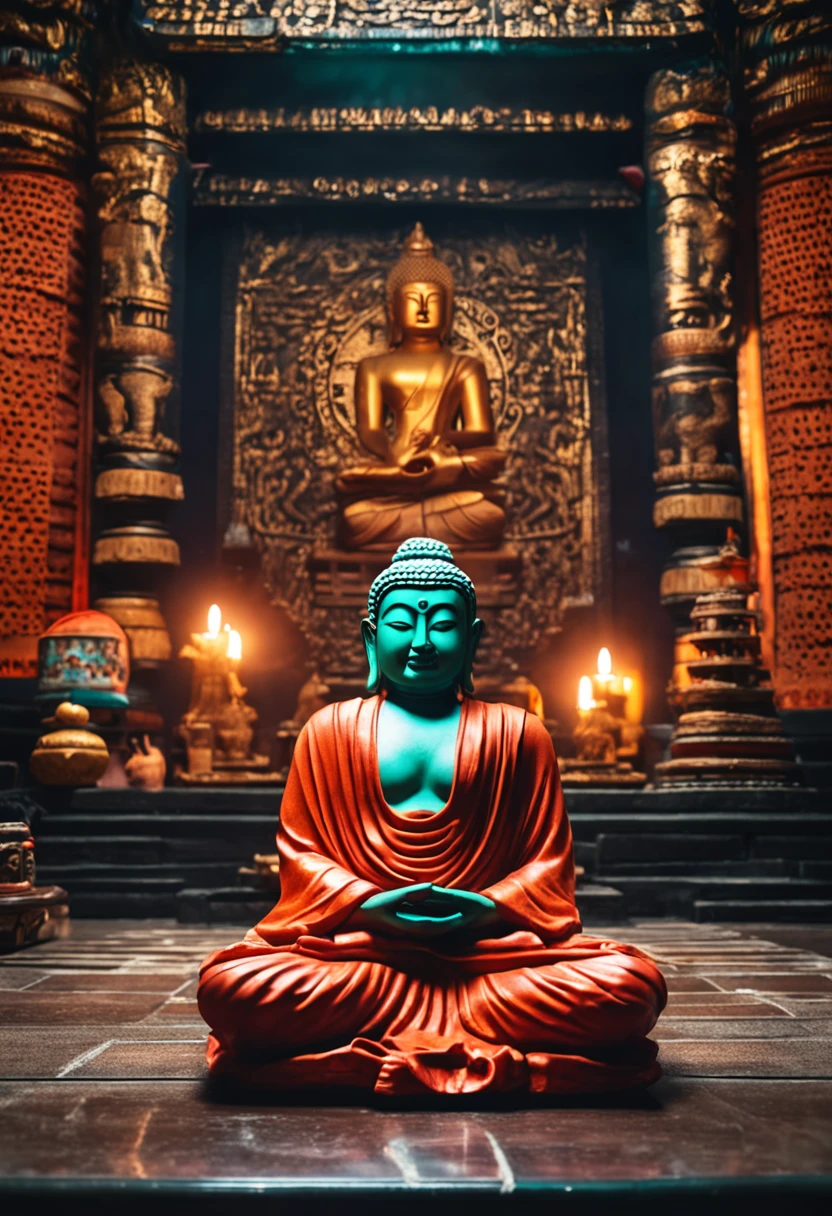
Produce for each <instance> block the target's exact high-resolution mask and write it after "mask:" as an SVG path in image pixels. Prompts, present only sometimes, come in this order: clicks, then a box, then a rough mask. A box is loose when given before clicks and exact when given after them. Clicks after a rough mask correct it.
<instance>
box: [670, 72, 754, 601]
mask: <svg viewBox="0 0 832 1216" xmlns="http://www.w3.org/2000/svg"><path fill="white" fill-rule="evenodd" d="M646 107H647V119H648V128H647V177H648V187H649V194H648V205H649V208H650V216H651V261H652V296H653V309H652V311H653V329H654V334H655V337H654V339H653V347H652V356H653V415H654V436H655V442H656V463H657V465H658V469H657V472H656V473H655V475H654V477H655V482H656V487H657V491H658V495H659V497H658V499H657V502H656V504H655V507H654V511H653V522H654V523H655V525H656V527H657V528H665V527H671V528H677V529H680V542H681V544H682V546H683V547H682V548H681V549H680V550H679V551H678V552H677V553H676V554H674V556H673V557H672V558H671V562H670V568H671V569H674V568H678V567H679V566H680V564H684V563H686V562H687V561H688V557H687V556H685V546H690V545H694V544H696V545H699V546H701V549H700V559H699V560H706V561H707V560H708V556H709V553H708V550H709V549H710V550H711V556H712V555H713V553H715V552H716V550H717V547H718V545H719V544H720V543H721V542H722V541H723V540H724V537H725V529H726V527H727V526H729V525H732V524H738V523H740V522H741V521H742V516H743V505H742V484H741V477H740V473H739V435H738V423H737V384H736V355H735V333H734V266H733V262H734V243H735V232H736V222H735V218H734V180H735V176H736V141H737V133H736V128H735V126H734V123H733V121H732V119H731V118H730V117H729V115H730V109H731V91H730V83H729V80H728V77H727V75H726V73H725V72H724V71H723V70H722V69H721V68H720V67H719V66H718V65H716V64H715V63H713V62H711V61H708V62H702V63H699V64H695V65H693V66H690V67H682V68H679V69H666V70H663V71H659V72H656V73H655V74H654V75H653V76H652V77H651V78H650V82H649V85H648V89H647V99H646ZM717 487H718V488H717ZM686 579H687V581H690V580H689V579H688V576H686ZM683 581H685V580H683ZM670 582H673V580H670ZM669 585H670V583H669V582H668V580H667V579H665V580H663V584H662V598H663V601H664V602H665V603H668V604H669V605H672V606H674V607H677V608H678V609H679V610H680V612H681V614H682V616H681V618H680V620H681V619H684V617H685V616H686V611H687V609H689V607H690V604H685V603H684V602H683V599H682V598H681V596H680V592H679V586H680V585H681V584H678V583H674V590H673V591H672V593H670V594H668V593H667V589H668V586H669ZM691 585H692V584H691Z"/></svg>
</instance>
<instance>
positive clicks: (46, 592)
mask: <svg viewBox="0 0 832 1216" xmlns="http://www.w3.org/2000/svg"><path fill="white" fill-rule="evenodd" d="M94 15H95V14H94V9H93V6H92V5H90V4H85V3H81V2H80V0H55V2H54V3H52V4H51V5H49V6H45V5H41V4H28V3H20V4H18V5H16V6H15V8H14V10H12V9H10V8H8V7H7V8H6V10H5V11H4V12H3V13H1V14H0V215H2V224H1V225H0V266H2V285H0V420H2V423H1V424H0V522H1V523H2V531H3V547H4V556H5V573H4V577H3V579H2V580H1V581H0V676H12V677H28V678H31V677H34V676H36V675H37V642H38V636H39V635H40V634H41V633H42V632H43V631H44V629H45V628H47V627H48V626H49V625H51V624H52V623H53V622H54V621H56V620H58V619H59V618H60V617H61V616H63V615H64V614H65V613H67V612H71V611H72V610H73V609H78V608H82V607H86V604H87V566H88V555H89V554H88V512H87V484H86V471H87V468H88V461H89V440H90V425H89V409H88V391H87V383H86V349H85V334H84V331H83V320H84V296H85V289H86V265H85V263H86V217H85V201H86V194H85V184H84V176H85V160H86V155H87V150H88V118H89V100H90V80H89V75H88V52H89V42H90V40H91V35H92V27H93V20H94Z"/></svg>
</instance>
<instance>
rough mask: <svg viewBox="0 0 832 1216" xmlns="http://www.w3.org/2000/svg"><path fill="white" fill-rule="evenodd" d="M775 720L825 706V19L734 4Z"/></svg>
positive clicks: (831, 678)
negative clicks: (751, 219) (749, 165)
mask: <svg viewBox="0 0 832 1216" xmlns="http://www.w3.org/2000/svg"><path fill="white" fill-rule="evenodd" d="M738 7H739V9H740V12H741V15H742V17H743V18H744V25H743V27H742V32H741V40H742V63H743V78H744V85H745V92H746V100H747V102H748V106H749V109H750V119H751V132H752V137H753V141H754V150H755V154H756V162H757V176H758V180H757V211H758V252H759V293H760V326H761V345H762V373H763V401H764V409H765V420H766V428H765V429H766V440H767V448H768V477H769V493H770V503H771V516H772V531H773V546H772V554H771V561H772V573H773V580H774V592H775V620H776V643H775V651H776V655H775V669H774V681H775V688H776V691H777V696H778V703H779V705H780V706H781V708H784V709H790V710H807V709H818V708H823V709H829V708H832V648H830V646H829V641H828V634H829V620H830V617H832V458H830V452H832V10H830V9H829V7H828V6H825V5H819V4H815V3H806V2H805V0H804V2H802V3H799V2H798V0H778V2H777V3H774V0H753V2H752V0H740V3H739V4H738Z"/></svg>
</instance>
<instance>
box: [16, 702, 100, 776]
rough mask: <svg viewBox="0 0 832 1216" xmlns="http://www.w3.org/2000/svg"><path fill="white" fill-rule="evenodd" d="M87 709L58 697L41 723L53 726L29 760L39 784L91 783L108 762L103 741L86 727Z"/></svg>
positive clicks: (36, 745)
mask: <svg viewBox="0 0 832 1216" xmlns="http://www.w3.org/2000/svg"><path fill="white" fill-rule="evenodd" d="M89 720H90V712H89V710H88V709H87V708H86V706H84V705H74V704H73V703H72V702H71V701H62V702H61V704H60V705H59V706H58V708H57V709H56V710H55V716H54V718H47V719H46V721H45V722H44V725H45V726H54V727H55V728H56V729H54V730H52V731H50V732H49V733H48V734H45V735H41V737H40V738H39V739H38V741H37V743H36V744H35V749H34V751H33V752H32V756H31V759H30V761H29V767H30V769H31V772H32V776H33V777H34V778H35V780H36V781H40V782H41V784H42V785H69V786H84V785H95V784H96V782H97V781H98V780H99V778H101V777H103V776H104V773H105V772H106V771H107V765H108V764H109V762H110V753H109V751H108V750H107V744H106V743H105V742H104V740H103V739H102V738H101V736H100V735H98V734H96V733H95V732H94V731H92V730H90V729H88V726H87V724H88V722H89Z"/></svg>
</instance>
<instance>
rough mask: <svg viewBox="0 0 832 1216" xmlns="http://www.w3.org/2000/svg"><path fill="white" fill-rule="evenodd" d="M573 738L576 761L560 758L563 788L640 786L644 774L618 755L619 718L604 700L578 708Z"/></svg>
mask: <svg viewBox="0 0 832 1216" xmlns="http://www.w3.org/2000/svg"><path fill="white" fill-rule="evenodd" d="M579 715H580V716H579V719H578V725H577V726H576V727H575V730H574V732H573V735H572V738H573V739H574V740H575V748H576V751H577V753H578V755H577V759H575V760H561V761H560V775H561V782H562V784H563V785H564V786H565V787H566V788H570V787H575V786H590V785H596V786H604V787H605V788H611V787H612V788H623V789H641V787H642V786H644V785H646V784H647V774H646V773H639V772H637V771H636V770H635V769H634V768H633V766H632V764H631V763H630V762H629V760H622V759H620V757H619V747H620V744H621V719H620V718H617V717H615V716H614V715H613V714H611V713H610V712H609V710H608V709H607V703H606V701H596V702H594V703H593V704H592V706H591V707H590V708H589V709H586V710H580V711H579Z"/></svg>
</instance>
